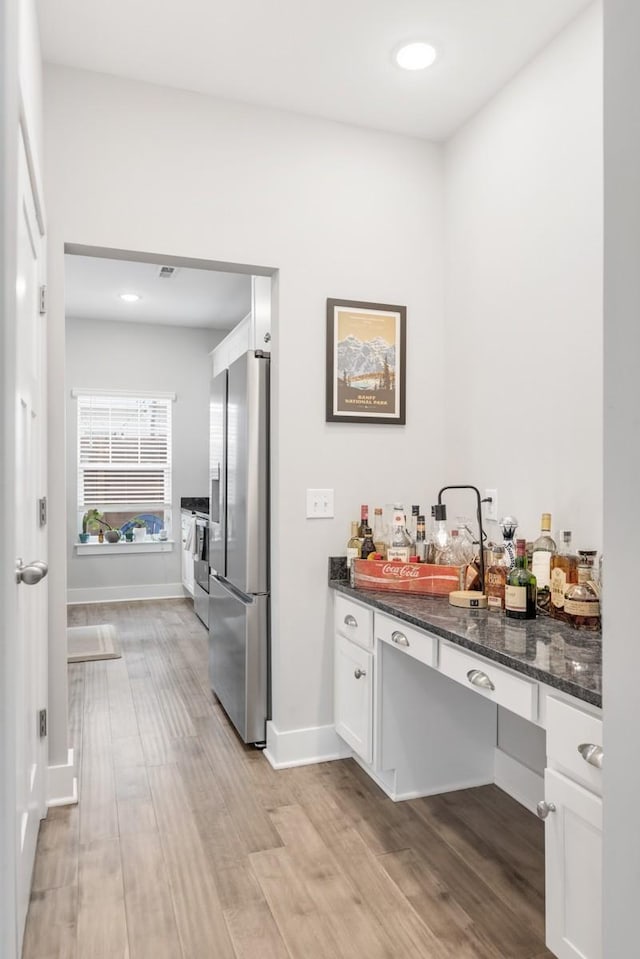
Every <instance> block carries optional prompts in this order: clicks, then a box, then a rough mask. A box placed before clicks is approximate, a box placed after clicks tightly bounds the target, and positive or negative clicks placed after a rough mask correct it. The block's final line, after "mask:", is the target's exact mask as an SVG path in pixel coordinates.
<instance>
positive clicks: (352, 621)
mask: <svg viewBox="0 0 640 959" xmlns="http://www.w3.org/2000/svg"><path fill="white" fill-rule="evenodd" d="M344 625H345V626H357V625H358V620H357V619H356V618H355V616H352V615H351V613H348V614H347V615H346V616H345V618H344Z"/></svg>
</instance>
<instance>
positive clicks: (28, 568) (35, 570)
mask: <svg viewBox="0 0 640 959" xmlns="http://www.w3.org/2000/svg"><path fill="white" fill-rule="evenodd" d="M48 572H49V567H48V566H47V564H46V563H43V562H42V560H39V559H34V560H33V562H32V563H28V564H25V563H23V562H22V560H21V559H18V560H16V583H24V584H25V586H35V584H36V583H39V582H40V580H41V579H44V578H45V576H46V575H47V573H48Z"/></svg>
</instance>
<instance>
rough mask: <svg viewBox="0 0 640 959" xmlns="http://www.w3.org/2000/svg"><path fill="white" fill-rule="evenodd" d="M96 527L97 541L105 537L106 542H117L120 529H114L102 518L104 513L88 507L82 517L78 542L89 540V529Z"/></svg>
mask: <svg viewBox="0 0 640 959" xmlns="http://www.w3.org/2000/svg"><path fill="white" fill-rule="evenodd" d="M96 527H97V528H98V541H99V542H102V540H103V539H106V541H107V543H117V542H118V541H119V539H120V530H119V529H114V528H113V526H110V525H109V523H107V521H106V520H105V519H104V515H103V514H102V513H101V512H100V510H97V509H89V510H87V512H86V513H85V514H84V516H83V517H82V533H80V542H81V543H86V542H88V540H89V530H90V529H95V528H96Z"/></svg>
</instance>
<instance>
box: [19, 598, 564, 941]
mask: <svg viewBox="0 0 640 959" xmlns="http://www.w3.org/2000/svg"><path fill="white" fill-rule="evenodd" d="M70 622H71V624H73V625H81V624H84V623H93V622H102V623H105V622H112V623H115V624H116V625H117V627H118V630H119V634H120V638H121V641H122V647H123V654H124V655H123V658H122V659H119V660H111V661H104V662H97V663H78V664H74V665H72V666H70V667H69V676H70V690H71V712H70V721H71V730H72V735H73V739H74V744H75V747H76V749H77V755H78V759H79V764H80V765H79V769H80V802H79V804H78V806H76V807H66V808H60V809H53V810H51V812H50V813H49V816H48V818H47V819H46V821H44V822H43V823H42V827H41V830H40V838H39V843H38V854H37V859H36V865H35V875H34V882H33V895H32V899H31V907H30V910H29V916H28V920H27V929H26V937H25V947H24V954H23V955H24V959H128V957H130V959H209V957H211V959H498V957H502V959H542V957H549V956H551V953H549V952H547V951H546V950H545V948H544V889H543V876H544V867H543V828H542V824H541V823H539V822H538V821H537V820H536V819H535V818H534V817H533V816H531V815H530V814H529V813H527V812H525V811H524V810H523V809H522V808H521V807H520V806H518V805H517V803H515V802H513V801H512V800H511V799H509V797H507V796H505V794H504V793H501V792H500V790H498V789H496V788H495V787H492V786H491V787H484V788H481V789H474V790H466V791H463V792H457V793H450V794H447V795H444V796H438V797H432V798H430V799H421V800H416V801H412V802H405V803H395V804H394V803H393V802H391V801H390V800H389V799H387V798H386V797H385V796H384V794H383V793H382V792H380V791H379V790H378V788H377V787H376V786H375V785H374V784H373V783H372V782H371V780H370V779H369V778H368V777H367V776H366V775H365V774H364V773H362V771H361V770H360V769H359V767H358V766H357V765H356V764H355V763H354V762H353V761H351V760H346V761H342V762H334V763H325V764H322V765H317V766H306V767H302V768H299V769H289V770H281V771H280V772H275V771H274V770H273V769H271V767H270V766H269V764H268V763H267V761H266V760H265V759H264V757H263V756H262V754H261V753H260V752H258V751H256V750H255V749H253V748H247V747H245V746H244V745H242V744H241V743H240V742H239V741H238V739H237V737H236V735H235V733H234V731H233V729H232V728H231V727H230V726H229V724H228V721H227V720H226V718H225V715H224V713H223V711H222V710H221V708H220V706H219V705H217V704H216V702H215V700H214V699H213V697H212V696H211V694H210V692H209V689H208V684H207V667H206V659H207V635H206V632H205V630H204V628H203V627H202V626H201V624H200V622H199V621H198V620H197V619H196V617H195V616H194V614H193V612H192V610H191V609H190V608H189V606H188V604H187V603H186V602H182V601H169V600H165V601H161V602H154V603H123V604H114V605H110V606H84V607H74V608H72V610H71V613H70Z"/></svg>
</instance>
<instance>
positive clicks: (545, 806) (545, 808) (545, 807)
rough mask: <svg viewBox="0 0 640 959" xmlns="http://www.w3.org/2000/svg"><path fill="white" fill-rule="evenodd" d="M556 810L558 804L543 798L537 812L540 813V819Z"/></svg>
mask: <svg viewBox="0 0 640 959" xmlns="http://www.w3.org/2000/svg"><path fill="white" fill-rule="evenodd" d="M555 811H556V804H555V803H553V802H545V801H544V799H541V800H540V802H539V803H538V805H537V806H536V813H537V814H538V819H546V818H547V816H548V815H549V813H550V812H555Z"/></svg>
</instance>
